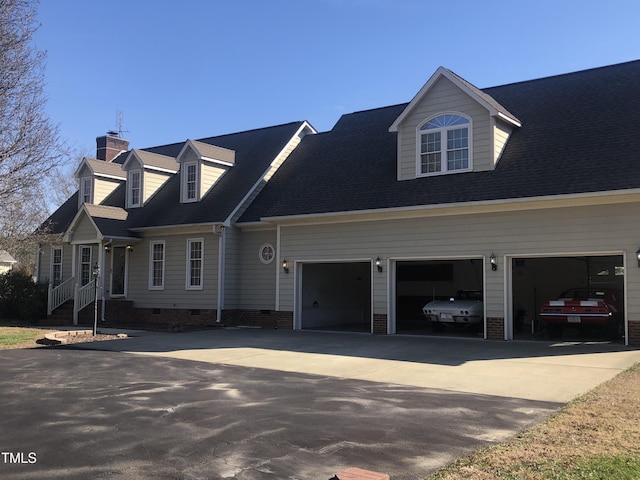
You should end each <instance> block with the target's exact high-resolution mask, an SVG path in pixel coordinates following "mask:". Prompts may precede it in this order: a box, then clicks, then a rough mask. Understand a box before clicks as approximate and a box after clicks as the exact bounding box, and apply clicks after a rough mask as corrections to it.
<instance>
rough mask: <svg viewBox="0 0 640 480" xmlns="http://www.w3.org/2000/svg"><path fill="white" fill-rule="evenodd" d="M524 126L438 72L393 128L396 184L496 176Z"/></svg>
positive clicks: (449, 74)
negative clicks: (518, 129) (510, 141)
mask: <svg viewBox="0 0 640 480" xmlns="http://www.w3.org/2000/svg"><path fill="white" fill-rule="evenodd" d="M519 126H520V121H519V120H518V119H517V118H516V117H515V116H514V115H512V114H511V113H510V112H509V111H508V110H507V109H506V108H504V107H503V106H502V105H500V104H499V103H498V102H496V101H495V100H494V99H493V98H492V97H491V96H489V95H487V94H486V93H484V92H483V91H482V90H480V89H478V88H477V87H475V86H473V85H472V84H470V83H469V82H467V81H466V80H464V79H463V78H461V77H459V76H457V75H456V74H455V73H453V72H451V71H450V70H447V69H446V68H443V67H440V68H438V70H436V72H435V73H434V74H433V75H432V76H431V78H430V79H429V80H428V81H427V83H426V84H425V85H424V86H423V87H422V88H421V89H420V91H419V92H418V93H417V94H416V96H415V97H414V98H413V100H411V102H410V103H409V104H408V105H407V107H406V108H405V109H404V110H403V111H402V113H401V114H400V116H399V117H398V118H397V119H396V120H395V121H394V122H393V124H392V125H391V127H390V128H389V131H390V132H397V134H398V180H409V179H414V178H418V177H429V176H434V175H445V174H456V173H464V172H472V171H484V170H492V169H493V168H495V166H496V164H497V163H498V161H499V159H500V155H501V154H502V150H503V149H504V146H505V145H506V143H507V141H508V139H509V136H510V135H511V132H512V131H513V129H514V128H516V127H519Z"/></svg>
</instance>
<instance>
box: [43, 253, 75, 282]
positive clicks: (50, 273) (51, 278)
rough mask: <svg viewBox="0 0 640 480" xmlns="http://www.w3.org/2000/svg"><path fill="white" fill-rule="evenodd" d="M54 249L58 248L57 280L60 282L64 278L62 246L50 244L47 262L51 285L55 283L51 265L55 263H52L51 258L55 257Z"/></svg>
mask: <svg viewBox="0 0 640 480" xmlns="http://www.w3.org/2000/svg"><path fill="white" fill-rule="evenodd" d="M55 250H60V278H59V279H58V280H59V281H60V282H62V280H63V278H64V246H63V245H51V256H50V262H49V283H51V284H53V285H55V277H54V275H53V267H54V265H55V264H54V263H53V259H54V258H55V253H54V251H55ZM72 275H73V273H72ZM38 280H41V279H40V278H39V277H38Z"/></svg>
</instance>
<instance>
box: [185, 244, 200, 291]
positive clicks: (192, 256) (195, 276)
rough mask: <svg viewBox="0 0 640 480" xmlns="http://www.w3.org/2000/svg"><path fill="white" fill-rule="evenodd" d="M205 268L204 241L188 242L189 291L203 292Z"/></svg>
mask: <svg viewBox="0 0 640 480" xmlns="http://www.w3.org/2000/svg"><path fill="white" fill-rule="evenodd" d="M203 266H204V240H203V239H201V238H196V239H189V240H187V290H202V284H203V282H202V280H203V274H204V268H203Z"/></svg>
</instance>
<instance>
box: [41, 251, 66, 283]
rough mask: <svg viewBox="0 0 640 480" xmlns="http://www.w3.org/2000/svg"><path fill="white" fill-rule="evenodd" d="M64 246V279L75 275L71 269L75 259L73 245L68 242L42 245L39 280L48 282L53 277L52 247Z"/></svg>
mask: <svg viewBox="0 0 640 480" xmlns="http://www.w3.org/2000/svg"><path fill="white" fill-rule="evenodd" d="M53 247H61V248H62V281H65V280H67V279H69V278H71V277H72V276H73V272H72V270H71V267H72V263H73V259H72V252H73V247H72V246H71V245H68V244H60V245H42V246H41V247H40V270H39V272H38V282H44V283H48V282H49V281H50V280H51V279H52V264H51V260H52V248H53Z"/></svg>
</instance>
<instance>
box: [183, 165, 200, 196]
mask: <svg viewBox="0 0 640 480" xmlns="http://www.w3.org/2000/svg"><path fill="white" fill-rule="evenodd" d="M184 168H185V173H184V177H183V180H184V189H183V193H184V201H185V202H195V201H196V200H198V164H197V163H195V162H194V163H186V164H185V165H184Z"/></svg>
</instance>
